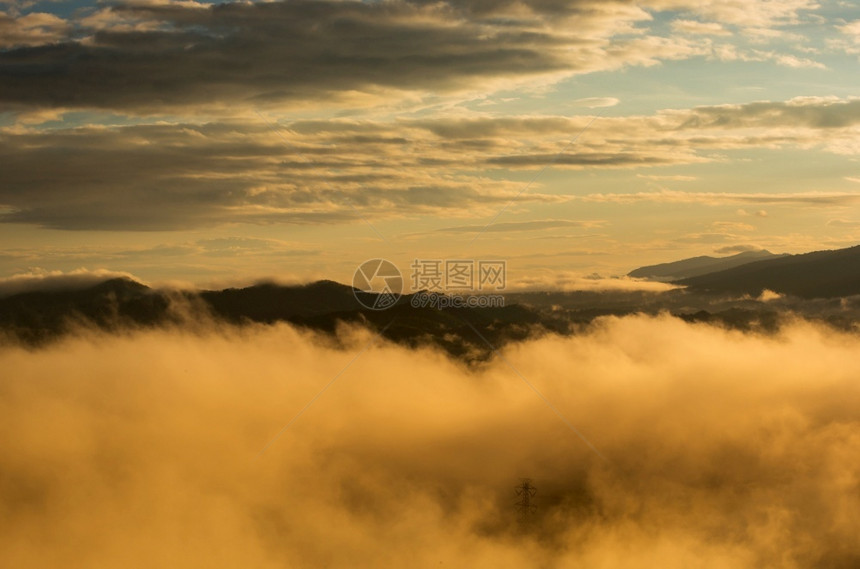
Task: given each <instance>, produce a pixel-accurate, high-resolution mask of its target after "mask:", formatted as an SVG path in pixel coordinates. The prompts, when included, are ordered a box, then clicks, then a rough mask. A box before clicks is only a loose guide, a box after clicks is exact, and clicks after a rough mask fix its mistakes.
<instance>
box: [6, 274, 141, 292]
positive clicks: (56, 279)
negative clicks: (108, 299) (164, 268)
mask: <svg viewBox="0 0 860 569" xmlns="http://www.w3.org/2000/svg"><path fill="white" fill-rule="evenodd" d="M117 278H125V279H131V280H133V281H137V282H142V281H141V280H140V279H138V278H137V277H135V276H134V275H132V274H130V273H125V272H117V271H109V270H105V269H96V270H88V269H84V268H81V269H76V270H73V271H68V272H63V271H46V270H42V269H32V270H31V271H30V272H27V273H19V274H17V275H12V276H11V277H4V278H0V298H3V297H6V296H12V295H14V294H20V293H22V292H34V291H57V290H80V289H84V288H87V287H91V286H95V285H97V284H99V283H101V282H104V281H106V280H108V279H117Z"/></svg>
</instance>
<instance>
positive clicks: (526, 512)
mask: <svg viewBox="0 0 860 569" xmlns="http://www.w3.org/2000/svg"><path fill="white" fill-rule="evenodd" d="M516 492H517V496H519V497H520V499H519V501H518V502H517V504H516V506H517V517H518V520H519V523H520V528H521V529H526V528H527V527H528V526H529V524H530V523H531V519H532V516H534V514H535V512H536V511H537V508H536V507H535V505H534V500H533V499H534V497H535V494H537V488H535V487H534V486H533V485H532V480H531V478H521V479H520V483H519V485H517V487H516Z"/></svg>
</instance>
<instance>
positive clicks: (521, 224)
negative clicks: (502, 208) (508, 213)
mask: <svg viewBox="0 0 860 569" xmlns="http://www.w3.org/2000/svg"><path fill="white" fill-rule="evenodd" d="M605 224H606V222H605V221H597V220H594V221H573V220H567V219H540V220H534V221H512V222H506V223H493V224H490V225H486V224H485V225H460V226H456V227H442V228H440V229H437V230H436V231H442V232H446V233H485V232H512V231H513V232H516V231H540V230H543V229H557V228H559V227H585V228H589V229H591V228H594V227H602V226H603V225H605Z"/></svg>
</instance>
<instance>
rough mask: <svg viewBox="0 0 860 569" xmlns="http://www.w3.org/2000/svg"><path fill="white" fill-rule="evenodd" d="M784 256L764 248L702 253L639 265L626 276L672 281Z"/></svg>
mask: <svg viewBox="0 0 860 569" xmlns="http://www.w3.org/2000/svg"><path fill="white" fill-rule="evenodd" d="M785 256H786V255H785V254H782V255H775V254H773V253H771V252H770V251H766V250H761V251H745V252H743V253H738V254H737V255H732V256H730V257H709V256H706V255H703V256H701V257H693V258H690V259H683V260H681V261H674V262H671V263H661V264H659V265H649V266H647V267H640V268H638V269H636V270H634V271H631V272H629V273H628V274H627V276H630V277H634V278H637V279H649V280H654V281H663V282H673V281H678V280H681V279H686V278H690V277H697V276H699V275H706V274H708V273H714V272H717V271H724V270H726V269H731V268H734V267H739V266H741V265H746V264H747V263H752V262H754V261H761V260H764V259H775V258H778V257H785Z"/></svg>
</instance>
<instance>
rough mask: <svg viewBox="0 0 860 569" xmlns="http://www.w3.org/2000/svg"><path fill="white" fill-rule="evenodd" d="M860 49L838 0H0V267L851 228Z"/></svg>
mask: <svg viewBox="0 0 860 569" xmlns="http://www.w3.org/2000/svg"><path fill="white" fill-rule="evenodd" d="M858 71H860V5H858V4H857V3H855V2H847V1H839V0H820V1H814V0H761V1H757V2H748V1H742V0H725V1H717V0H696V1H693V0H643V1H640V2H630V1H626V0H609V1H595V0H573V1H560V0H521V1H507V0H475V1H460V0H447V1H444V0H443V1H434V2H427V1H419V0H415V1H406V0H390V1H330V0H319V1H318V0H298V1H286V2H220V3H215V4H210V3H204V2H196V1H193V0H181V1H164V0H135V1H130V2H95V3H94V2H80V1H74V2H66V1H38V2H33V1H23V2H22V1H17V0H16V1H10V0H5V1H4V0H0V164H2V173H0V242H2V244H3V247H2V250H0V276H3V277H6V278H8V277H11V276H14V275H22V274H46V273H49V274H53V273H56V272H63V273H68V272H73V271H80V270H83V269H86V270H90V271H120V272H124V273H129V274H132V275H134V276H136V277H137V278H140V279H142V280H144V281H146V282H152V283H187V284H191V285H195V286H217V285H227V284H235V283H248V282H251V281H253V280H255V279H261V278H275V279H280V280H284V281H308V280H314V279H319V278H328V279H333V280H337V281H340V282H349V281H350V280H351V278H352V275H353V272H354V271H355V268H356V267H357V266H358V265H359V264H360V263H362V262H363V261H365V260H367V259H373V258H385V259H390V260H391V261H393V262H394V263H395V264H396V265H397V266H398V267H400V268H401V270H403V272H406V271H407V269H408V267H409V265H410V263H411V261H412V260H414V259H474V260H480V259H494V260H498V259H502V260H505V261H506V262H507V270H508V275H509V282H510V283H511V286H516V285H517V283H522V282H528V283H531V285H532V286H538V285H539V286H542V287H555V286H561V283H566V282H571V281H572V280H575V278H576V276H577V275H580V276H582V275H594V274H597V275H601V276H605V277H608V276H615V275H621V274H625V273H627V272H628V271H630V270H632V269H634V268H635V267H637V266H640V265H645V264H651V263H655V262H662V261H671V260H676V259H680V258H684V257H689V256H695V255H702V254H709V255H727V254H732V253H737V252H742V251H745V250H752V249H759V248H766V249H768V250H771V251H773V252H778V253H782V252H788V253H800V252H806V251H811V250H820V249H828V248H839V247H847V246H851V245H855V244H857V243H858V242H860V212H858V211H857V208H858V206H860V162H858V156H860V96H858V92H857V77H858V76H860V75H858ZM536 283H537V284H536Z"/></svg>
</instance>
